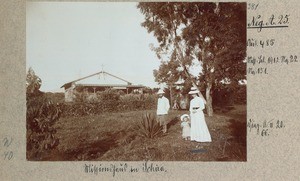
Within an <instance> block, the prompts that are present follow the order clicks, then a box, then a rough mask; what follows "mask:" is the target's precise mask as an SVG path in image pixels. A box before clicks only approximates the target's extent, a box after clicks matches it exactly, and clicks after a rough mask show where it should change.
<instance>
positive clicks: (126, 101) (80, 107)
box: [59, 93, 156, 116]
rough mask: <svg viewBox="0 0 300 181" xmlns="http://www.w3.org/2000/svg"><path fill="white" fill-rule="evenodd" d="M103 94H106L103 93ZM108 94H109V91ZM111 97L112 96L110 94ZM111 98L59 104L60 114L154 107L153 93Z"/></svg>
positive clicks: (86, 113) (77, 114)
mask: <svg viewBox="0 0 300 181" xmlns="http://www.w3.org/2000/svg"><path fill="white" fill-rule="evenodd" d="M104 95H107V94H106V93H104ZM109 96H111V94H110V93H109ZM112 97H113V96H112ZM116 98H117V97H114V98H113V99H112V100H111V99H103V100H102V101H101V102H74V103H62V104H59V107H60V110H62V111H63V113H62V116H85V115H97V114H101V113H104V112H120V111H136V110H145V109H155V108H156V97H155V96H154V95H131V94H129V95H124V96H120V97H119V100H116Z"/></svg>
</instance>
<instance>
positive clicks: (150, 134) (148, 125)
mask: <svg viewBox="0 0 300 181" xmlns="http://www.w3.org/2000/svg"><path fill="white" fill-rule="evenodd" d="M137 127H138V134H139V135H140V136H142V137H146V138H155V137H157V136H160V135H161V133H162V127H161V126H160V125H159V123H158V122H157V121H156V117H155V116H154V115H153V114H150V113H145V114H144V115H143V117H142V120H141V121H140V122H139V124H138V125H137Z"/></svg>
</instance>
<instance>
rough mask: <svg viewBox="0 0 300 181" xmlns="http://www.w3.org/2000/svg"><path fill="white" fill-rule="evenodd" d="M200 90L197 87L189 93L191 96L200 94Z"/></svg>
mask: <svg viewBox="0 0 300 181" xmlns="http://www.w3.org/2000/svg"><path fill="white" fill-rule="evenodd" d="M198 93H199V90H198V89H197V88H196V87H192V88H191V91H190V92H189V94H198Z"/></svg>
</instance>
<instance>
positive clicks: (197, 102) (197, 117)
mask: <svg viewBox="0 0 300 181" xmlns="http://www.w3.org/2000/svg"><path fill="white" fill-rule="evenodd" d="M198 93H199V91H198V90H197V88H194V87H193V88H192V89H191V91H190V92H189V94H190V95H192V97H193V99H192V100H191V102H190V117H191V141H196V142H211V136H210V133H209V130H208V128H207V125H206V122H205V117H204V113H203V109H204V108H205V103H204V100H203V99H202V98H201V97H198V96H197V94H198Z"/></svg>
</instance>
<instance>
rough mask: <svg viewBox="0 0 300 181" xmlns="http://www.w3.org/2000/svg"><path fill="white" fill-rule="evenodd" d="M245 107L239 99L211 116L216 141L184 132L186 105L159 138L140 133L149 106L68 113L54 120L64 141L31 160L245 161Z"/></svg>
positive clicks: (207, 119)
mask: <svg viewBox="0 0 300 181" xmlns="http://www.w3.org/2000/svg"><path fill="white" fill-rule="evenodd" d="M245 108H246V107H245V106H244V105H238V106H234V107H231V110H229V109H227V112H226V113H224V112H225V111H224V110H223V112H219V113H218V112H216V114H215V115H214V116H213V117H206V122H207V125H208V127H209V130H210V133H211V136H212V139H213V141H212V142H211V143H196V142H190V141H185V140H183V139H182V138H181V128H180V120H179V116H180V115H182V114H184V113H187V111H171V112H170V114H169V116H168V120H169V123H168V134H167V135H162V134H159V135H158V136H155V137H154V138H148V137H147V136H141V135H142V134H141V133H142V130H141V120H142V116H143V114H144V113H145V111H131V112H120V113H104V114H102V115H93V116H83V117H66V118H62V119H60V120H59V121H58V122H57V123H56V125H55V128H56V130H57V134H56V135H57V137H58V138H59V140H60V144H59V145H58V146H57V147H56V148H55V149H54V150H52V152H51V153H50V154H49V153H45V155H41V157H40V158H29V160H103V161H118V160H122V161H143V160H152V161H246V150H247V149H246V109H245ZM147 112H148V113H151V114H152V115H153V114H154V113H155V111H153V110H149V111H147Z"/></svg>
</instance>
